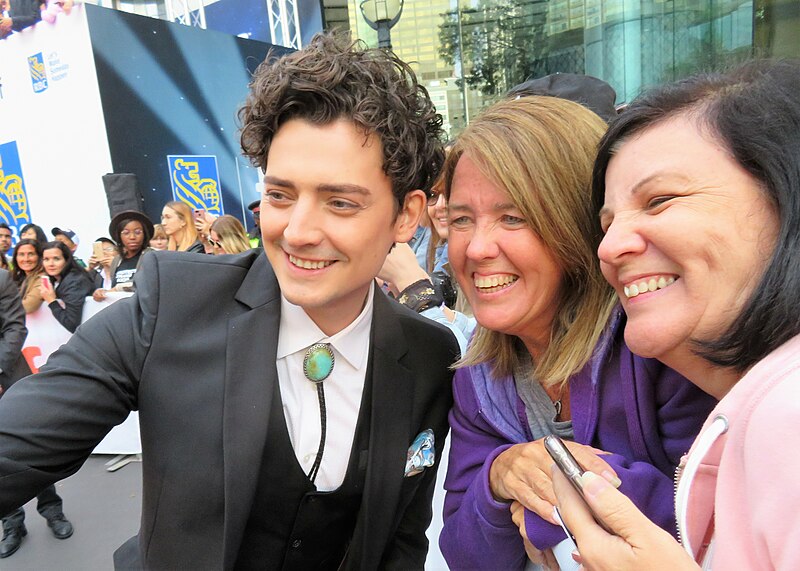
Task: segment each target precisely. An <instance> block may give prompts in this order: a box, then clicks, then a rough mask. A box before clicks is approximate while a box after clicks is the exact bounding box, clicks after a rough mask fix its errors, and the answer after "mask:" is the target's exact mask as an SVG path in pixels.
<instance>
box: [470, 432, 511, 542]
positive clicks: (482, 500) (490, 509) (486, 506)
mask: <svg viewBox="0 0 800 571" xmlns="http://www.w3.org/2000/svg"><path fill="white" fill-rule="evenodd" d="M512 446H514V445H513V444H504V445H503V446H498V447H497V448H495V449H494V450H492V452H491V454H489V456H487V457H486V461H485V462H484V463H483V467H482V468H481V471H480V473H479V474H478V481H479V482H480V487H479V489H477V490H475V491H476V499H477V500H478V501H477V502H476V503H477V508H478V513H479V514H480V515H481V516H482V517H483V519H485V520H486V521H487V522H488V523H489V524H491V525H492V526H494V527H513V526H514V522H513V521H511V515H510V514H511V512H510V511H509V507H510V505H511V502H500V501H497V500H496V499H494V496H493V495H492V487H491V486H490V485H489V472H490V471H491V469H492V464H493V463H494V461H495V460H496V459H497V457H498V456H500V454H502V453H503V452H505V451H506V450H508V449H509V448H511V447H512Z"/></svg>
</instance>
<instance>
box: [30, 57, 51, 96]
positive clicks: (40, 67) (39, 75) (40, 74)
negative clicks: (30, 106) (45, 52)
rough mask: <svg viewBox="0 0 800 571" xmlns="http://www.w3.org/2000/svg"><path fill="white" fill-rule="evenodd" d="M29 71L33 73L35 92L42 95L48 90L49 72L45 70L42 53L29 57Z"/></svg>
mask: <svg viewBox="0 0 800 571" xmlns="http://www.w3.org/2000/svg"><path fill="white" fill-rule="evenodd" d="M28 69H30V72H31V82H32V83H33V92H34V93H41V92H42V91H44V90H45V89H47V71H46V70H45V68H44V58H43V57H42V52H39V53H38V54H33V55H32V56H28Z"/></svg>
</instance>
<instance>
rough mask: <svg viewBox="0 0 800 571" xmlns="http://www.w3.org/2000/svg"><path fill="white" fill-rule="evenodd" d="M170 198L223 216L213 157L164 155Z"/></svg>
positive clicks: (217, 170)
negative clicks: (167, 168) (167, 169)
mask: <svg viewBox="0 0 800 571" xmlns="http://www.w3.org/2000/svg"><path fill="white" fill-rule="evenodd" d="M167 165H168V166H169V179H170V182H171V183H172V197H173V199H174V200H180V201H181V202H185V203H186V204H188V205H189V207H190V208H192V209H195V210H198V209H199V210H205V211H206V212H209V213H210V214H213V215H215V216H222V215H223V214H225V210H224V208H223V205H222V197H221V196H220V184H219V169H218V168H217V157H216V156H214V155H167Z"/></svg>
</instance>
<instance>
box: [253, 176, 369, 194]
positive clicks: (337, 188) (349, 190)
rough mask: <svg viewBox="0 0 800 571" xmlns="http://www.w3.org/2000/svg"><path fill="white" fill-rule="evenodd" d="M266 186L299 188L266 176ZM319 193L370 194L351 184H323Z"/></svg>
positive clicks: (286, 181) (274, 177) (363, 188)
mask: <svg viewBox="0 0 800 571" xmlns="http://www.w3.org/2000/svg"><path fill="white" fill-rule="evenodd" d="M264 183H265V184H272V185H275V186H280V187H283V188H290V189H292V190H295V189H296V188H297V187H296V185H295V184H294V183H293V182H292V181H290V180H286V179H283V178H279V177H277V176H269V175H268V176H265V177H264ZM317 192H331V193H341V194H363V195H367V194H370V191H369V189H368V188H365V187H363V186H360V185H358V184H350V183H346V182H343V183H323V184H320V185H318V186H317Z"/></svg>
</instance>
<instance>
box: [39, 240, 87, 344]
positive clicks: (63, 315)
mask: <svg viewBox="0 0 800 571" xmlns="http://www.w3.org/2000/svg"><path fill="white" fill-rule="evenodd" d="M42 266H43V267H44V271H45V273H46V274H47V278H46V279H43V280H42V298H43V299H44V301H45V302H46V303H47V306H48V307H49V308H50V311H52V312H53V317H55V318H56V320H57V321H58V322H59V323H60V324H61V325H63V326H64V329H66V330H67V331H69V332H70V333H75V330H76V329H77V328H78V325H80V324H81V314H82V313H83V303H84V301H85V298H86V296H87V295H91V293H92V290H93V289H94V283H93V282H92V278H91V277H89V274H88V273H87V272H86V270H84V269H83V268H82V267H80V266H79V265H78V263H77V262H76V261H75V258H74V257H73V256H72V252H70V249H69V248H68V247H67V245H66V244H64V243H63V242H58V241H53V242H48V243H47V244H45V245H44V248H43V249H42Z"/></svg>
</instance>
